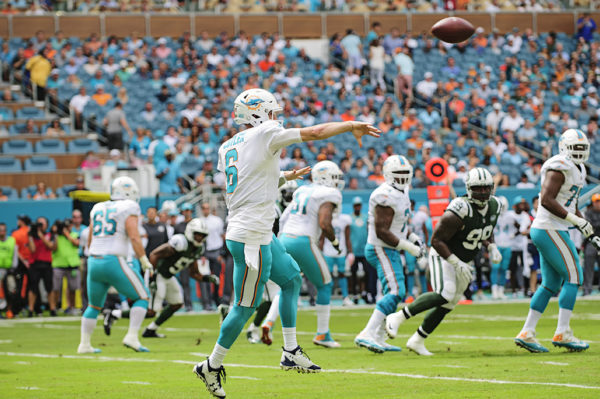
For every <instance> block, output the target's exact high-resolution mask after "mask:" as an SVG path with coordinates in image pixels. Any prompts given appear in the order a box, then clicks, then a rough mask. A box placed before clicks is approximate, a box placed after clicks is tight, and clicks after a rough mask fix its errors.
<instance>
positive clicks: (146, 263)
mask: <svg viewBox="0 0 600 399" xmlns="http://www.w3.org/2000/svg"><path fill="white" fill-rule="evenodd" d="M140 265H141V266H142V270H143V271H146V270H148V269H149V270H150V271H152V269H153V267H152V263H150V260H149V259H148V257H147V256H146V255H144V256H142V257H141V258H140Z"/></svg>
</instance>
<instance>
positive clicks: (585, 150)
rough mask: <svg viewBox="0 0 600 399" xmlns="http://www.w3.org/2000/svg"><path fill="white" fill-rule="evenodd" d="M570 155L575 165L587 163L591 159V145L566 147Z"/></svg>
mask: <svg viewBox="0 0 600 399" xmlns="http://www.w3.org/2000/svg"><path fill="white" fill-rule="evenodd" d="M566 149H567V151H568V153H569V155H568V157H569V159H571V161H573V163H576V164H580V163H584V162H587V160H588V158H589V157H590V145H589V144H587V143H586V144H583V143H582V144H570V145H567V146H566Z"/></svg>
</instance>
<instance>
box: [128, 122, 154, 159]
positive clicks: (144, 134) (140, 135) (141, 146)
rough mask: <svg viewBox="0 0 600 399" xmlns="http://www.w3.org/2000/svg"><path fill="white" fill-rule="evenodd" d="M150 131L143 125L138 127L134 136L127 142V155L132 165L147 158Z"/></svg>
mask: <svg viewBox="0 0 600 399" xmlns="http://www.w3.org/2000/svg"><path fill="white" fill-rule="evenodd" d="M150 136H151V133H150V131H149V130H146V129H144V128H143V127H141V126H140V127H138V128H137V129H136V131H135V136H134V137H133V138H132V140H131V143H130V144H129V156H130V158H131V160H132V163H133V164H134V165H141V164H144V163H145V162H146V161H147V160H148V148H149V147H150V142H151V138H150Z"/></svg>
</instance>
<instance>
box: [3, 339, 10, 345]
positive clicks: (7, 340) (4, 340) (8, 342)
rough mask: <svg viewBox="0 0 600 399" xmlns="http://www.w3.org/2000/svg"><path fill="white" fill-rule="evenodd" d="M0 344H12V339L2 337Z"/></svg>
mask: <svg viewBox="0 0 600 399" xmlns="http://www.w3.org/2000/svg"><path fill="white" fill-rule="evenodd" d="M0 344H12V339H0Z"/></svg>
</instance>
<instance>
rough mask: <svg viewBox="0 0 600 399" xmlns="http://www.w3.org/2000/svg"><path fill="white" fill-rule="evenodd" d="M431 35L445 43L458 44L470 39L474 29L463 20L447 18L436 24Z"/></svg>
mask: <svg viewBox="0 0 600 399" xmlns="http://www.w3.org/2000/svg"><path fill="white" fill-rule="evenodd" d="M431 33H432V34H433V35H434V36H435V37H437V38H438V39H440V40H443V41H445V42H446V43H460V42H464V41H465V40H467V39H468V38H470V37H471V36H472V35H473V33H475V28H474V27H473V25H471V23H470V22H469V21H467V20H465V19H462V18H458V17H449V18H444V19H442V20H440V21H438V22H436V23H435V25H433V27H432V28H431Z"/></svg>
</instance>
